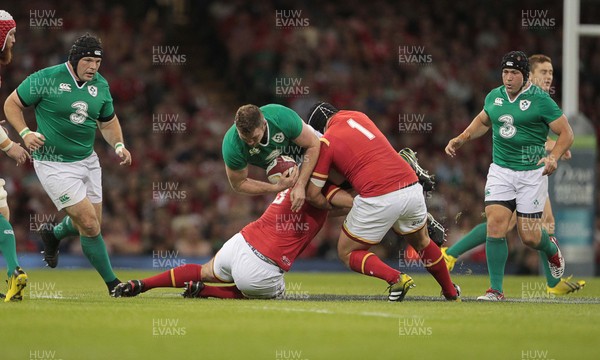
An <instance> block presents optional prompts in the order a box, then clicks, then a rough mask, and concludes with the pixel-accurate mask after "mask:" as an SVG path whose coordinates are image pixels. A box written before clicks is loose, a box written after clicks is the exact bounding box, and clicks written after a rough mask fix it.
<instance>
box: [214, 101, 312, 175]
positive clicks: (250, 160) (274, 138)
mask: <svg viewBox="0 0 600 360" xmlns="http://www.w3.org/2000/svg"><path fill="white" fill-rule="evenodd" d="M260 111H261V112H262V114H263V116H264V117H265V120H266V121H267V130H266V132H265V134H266V135H267V136H266V142H265V143H260V144H258V145H257V146H255V147H252V146H249V145H248V144H246V143H245V142H244V141H243V140H242V139H240V137H239V135H238V132H237V129H236V127H235V124H233V126H232V127H231V128H230V129H229V130H228V131H227V133H226V134H225V137H224V138H223V146H222V152H223V160H224V161H225V165H227V167H229V168H230V169H232V170H242V169H244V168H245V167H246V166H248V164H252V165H255V166H258V167H261V168H263V169H266V168H267V166H268V165H269V164H270V163H271V162H272V161H273V160H274V159H275V158H276V157H278V156H279V155H288V156H290V157H292V158H294V160H296V162H298V163H299V160H300V157H301V155H302V154H303V152H304V149H303V148H302V147H300V146H298V145H296V144H295V143H294V142H292V139H295V138H297V137H298V136H300V133H301V132H302V125H303V121H302V119H301V118H300V116H298V114H297V113H296V112H295V111H294V110H292V109H290V108H288V107H285V106H283V105H277V104H269V105H265V106H262V107H261V108H260Z"/></svg>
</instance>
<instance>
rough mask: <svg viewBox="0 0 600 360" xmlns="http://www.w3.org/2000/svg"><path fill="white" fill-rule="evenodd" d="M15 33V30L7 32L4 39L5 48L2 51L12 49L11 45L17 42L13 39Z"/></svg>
mask: <svg viewBox="0 0 600 360" xmlns="http://www.w3.org/2000/svg"><path fill="white" fill-rule="evenodd" d="M16 32H17V29H12V30H11V31H9V32H8V35H7V38H6V47H5V48H4V51H6V50H10V49H12V47H13V45H14V44H15V42H16V41H17V39H16V38H15V33H16Z"/></svg>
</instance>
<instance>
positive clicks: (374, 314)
mask: <svg viewBox="0 0 600 360" xmlns="http://www.w3.org/2000/svg"><path fill="white" fill-rule="evenodd" d="M246 308H250V309H257V310H268V311H269V310H270V311H286V312H305V313H313V314H327V315H359V316H367V317H383V318H392V319H399V318H401V316H400V315H397V314H390V313H382V312H368V311H363V312H342V311H332V310H326V309H297V308H289V307H274V306H246Z"/></svg>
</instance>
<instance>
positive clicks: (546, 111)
mask: <svg viewBox="0 0 600 360" xmlns="http://www.w3.org/2000/svg"><path fill="white" fill-rule="evenodd" d="M539 106H540V115H541V117H542V120H543V121H544V122H545V123H546V124H550V123H551V122H553V121H554V120H556V119H558V118H559V117H561V116H562V114H563V112H562V110H561V109H560V108H559V107H558V105H557V104H556V102H555V101H554V100H552V98H551V97H550V96H549V95H547V96H543V97H541V98H540V105H539Z"/></svg>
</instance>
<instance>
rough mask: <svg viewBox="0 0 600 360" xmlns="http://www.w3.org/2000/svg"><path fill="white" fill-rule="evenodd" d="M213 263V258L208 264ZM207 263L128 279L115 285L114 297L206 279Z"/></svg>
mask: <svg viewBox="0 0 600 360" xmlns="http://www.w3.org/2000/svg"><path fill="white" fill-rule="evenodd" d="M211 263H212V259H211V261H209V263H208V264H211ZM206 265H207V264H205V265H198V264H185V265H181V266H178V267H175V268H172V269H169V270H167V271H163V272H161V273H160V274H157V275H154V276H151V277H148V278H145V279H140V280H128V281H126V282H124V283H120V284H119V285H117V286H115V288H114V289H113V291H112V293H111V295H112V296H114V297H131V296H137V295H139V294H141V293H143V292H146V291H148V290H152V289H155V288H161V287H162V288H164V287H176V288H181V287H185V286H186V285H185V284H186V283H187V282H192V281H201V280H205V279H203V278H202V273H203V272H204V270H203V269H204V268H205V267H206Z"/></svg>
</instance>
